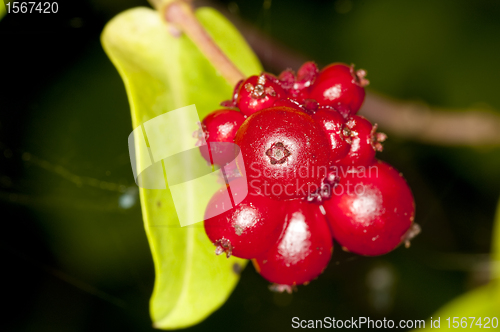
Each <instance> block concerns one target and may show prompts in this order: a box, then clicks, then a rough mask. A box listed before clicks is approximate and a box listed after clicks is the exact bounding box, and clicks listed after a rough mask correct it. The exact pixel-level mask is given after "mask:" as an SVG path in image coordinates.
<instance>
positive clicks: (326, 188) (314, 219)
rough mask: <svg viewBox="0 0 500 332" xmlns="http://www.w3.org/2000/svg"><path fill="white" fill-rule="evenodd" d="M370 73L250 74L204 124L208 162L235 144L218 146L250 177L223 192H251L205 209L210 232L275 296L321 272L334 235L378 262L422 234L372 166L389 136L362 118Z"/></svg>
mask: <svg viewBox="0 0 500 332" xmlns="http://www.w3.org/2000/svg"><path fill="white" fill-rule="evenodd" d="M365 75H366V72H365V71H364V70H357V71H356V70H355V69H354V66H348V65H345V64H342V63H334V64H331V65H329V66H327V67H325V68H324V69H322V70H321V71H319V70H318V67H317V66H316V64H314V63H313V62H307V63H305V64H304V65H303V66H302V67H301V68H300V69H299V71H298V72H297V74H295V73H294V72H293V71H292V70H286V71H284V72H282V73H281V74H280V75H279V76H278V77H276V76H273V75H271V74H268V73H263V74H261V75H260V76H251V77H249V78H247V79H246V80H244V81H241V82H239V83H238V84H237V86H236V87H235V90H234V94H233V98H232V100H230V101H225V102H223V103H222V104H221V105H222V106H224V107H226V108H224V109H220V110H217V111H215V112H213V113H211V114H209V115H207V116H206V117H205V119H204V120H203V121H202V126H201V128H202V131H203V132H202V134H203V135H204V138H205V139H206V142H207V144H208V146H209V149H208V150H207V152H205V153H204V154H203V156H204V158H205V159H206V160H207V161H208V162H211V161H212V162H213V161H214V160H218V161H219V163H220V164H226V163H228V162H230V161H232V160H233V159H234V153H235V152H234V145H233V144H228V145H220V144H219V145H217V144H214V142H230V143H236V145H237V146H238V147H239V149H240V150H241V154H242V156H243V160H244V165H240V164H238V165H236V166H235V167H237V168H238V170H240V171H242V172H241V173H242V174H244V176H241V177H236V178H231V177H228V178H229V180H230V183H229V185H228V186H227V187H228V189H230V190H231V191H232V192H242V191H244V190H245V189H246V188H248V195H247V196H246V197H245V198H244V199H243V200H242V201H241V202H240V203H239V204H237V205H236V206H235V207H234V208H232V209H230V210H227V211H226V210H224V209H223V205H224V204H223V202H224V200H225V199H226V200H227V197H226V196H227V191H226V189H225V188H223V189H221V190H219V191H218V192H217V193H216V194H215V195H214V196H213V197H212V199H211V201H210V203H209V204H208V207H207V212H206V216H214V217H211V218H208V217H207V219H206V220H205V223H204V226H205V231H206V233H207V235H208V237H209V238H210V240H211V241H212V242H213V243H214V245H215V246H216V253H217V254H222V253H226V255H227V256H228V257H229V256H230V255H234V256H236V257H241V258H247V259H252V261H253V263H254V266H255V268H256V270H257V271H258V272H259V273H260V274H261V275H262V276H263V277H264V278H266V279H267V280H269V281H271V282H273V283H275V284H276V289H277V290H285V289H286V290H290V287H294V286H295V285H300V284H304V283H308V282H309V281H310V280H312V279H314V278H315V277H317V276H318V275H319V274H321V272H322V271H323V270H324V269H325V267H326V266H327V264H328V262H329V260H330V258H331V255H332V252H333V242H332V237H333V239H334V240H336V241H337V242H338V243H339V244H340V245H341V246H342V247H343V249H344V250H346V251H350V252H353V253H357V254H361V255H367V256H374V255H382V254H385V253H388V252H390V251H391V250H393V249H394V248H396V247H397V246H398V245H399V244H401V243H402V242H407V241H408V240H409V239H410V238H411V237H413V236H414V235H415V233H417V232H418V226H417V225H416V224H414V223H413V219H414V213H415V205H414V200H413V196H412V193H411V191H410V188H409V187H408V185H407V184H406V182H405V180H404V179H403V177H402V176H401V174H400V173H399V172H398V171H396V170H395V169H394V168H392V167H391V166H390V165H388V164H387V163H384V162H382V161H379V160H377V159H376V158H375V153H376V151H382V145H381V143H382V142H383V141H384V140H385V138H386V136H385V135H384V134H382V133H377V132H376V128H377V126H376V125H372V124H371V123H370V121H368V120H367V119H365V118H364V117H362V116H359V115H356V113H357V111H358V110H359V109H360V107H361V104H362V103H363V100H364V98H365V89H364V87H365V86H366V85H367V84H368V80H366V79H365ZM211 143H212V147H210V144H211ZM216 145H217V146H218V147H216ZM215 163H216V164H217V162H215ZM236 173H238V172H236Z"/></svg>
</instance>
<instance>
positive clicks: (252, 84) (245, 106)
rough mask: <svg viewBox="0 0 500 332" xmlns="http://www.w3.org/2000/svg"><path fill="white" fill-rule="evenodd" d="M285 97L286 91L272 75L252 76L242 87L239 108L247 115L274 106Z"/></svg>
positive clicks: (238, 102)
mask: <svg viewBox="0 0 500 332" xmlns="http://www.w3.org/2000/svg"><path fill="white" fill-rule="evenodd" d="M283 97H285V91H284V90H283V88H282V87H281V85H280V84H279V81H278V79H277V78H276V77H274V76H272V75H271V74H267V73H265V74H262V75H260V76H250V77H249V78H247V79H246V80H245V81H244V82H243V83H242V84H241V87H240V90H239V92H238V97H237V106H238V108H239V109H240V111H241V112H242V113H243V114H245V115H247V116H248V115H250V114H253V113H255V112H257V111H260V110H263V109H265V108H268V107H271V106H273V104H274V102H275V101H276V100H278V99H280V98H283Z"/></svg>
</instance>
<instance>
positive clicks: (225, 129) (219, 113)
mask: <svg viewBox="0 0 500 332" xmlns="http://www.w3.org/2000/svg"><path fill="white" fill-rule="evenodd" d="M243 121H245V116H244V115H243V114H241V112H238V111H235V110H231V109H220V110H216V111H213V112H212V113H210V114H208V115H207V116H206V117H205V118H204V119H203V121H202V122H201V127H202V130H203V134H204V135H205V140H206V142H207V144H208V146H209V148H210V149H211V153H212V161H213V162H214V163H215V164H226V163H227V162H231V161H232V160H233V159H234V158H235V152H234V146H232V145H225V144H212V145H211V144H210V143H211V142H231V143H233V142H234V138H235V137H236V132H237V131H238V129H239V128H240V126H241V124H242V123H243ZM200 151H201V155H202V156H203V158H205V160H206V161H207V162H209V163H211V161H210V154H209V152H208V149H200Z"/></svg>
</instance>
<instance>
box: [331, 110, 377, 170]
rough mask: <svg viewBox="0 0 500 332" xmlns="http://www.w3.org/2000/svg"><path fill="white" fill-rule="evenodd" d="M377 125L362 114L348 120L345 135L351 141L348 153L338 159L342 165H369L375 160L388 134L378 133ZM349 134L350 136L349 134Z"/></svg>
mask: <svg viewBox="0 0 500 332" xmlns="http://www.w3.org/2000/svg"><path fill="white" fill-rule="evenodd" d="M376 130H377V125H375V126H372V124H371V122H370V121H368V120H367V119H365V118H364V117H362V116H360V115H354V116H353V117H351V118H349V119H348V120H347V121H346V129H345V134H346V135H345V137H346V141H347V142H349V143H350V150H349V152H348V153H347V155H346V156H345V157H344V158H342V159H340V160H339V161H338V164H339V165H341V166H367V165H371V164H372V163H373V162H374V161H375V153H376V152H377V151H382V144H381V143H382V142H383V141H385V139H386V138H387V136H386V135H385V134H383V133H377V132H376ZM347 135H349V136H347Z"/></svg>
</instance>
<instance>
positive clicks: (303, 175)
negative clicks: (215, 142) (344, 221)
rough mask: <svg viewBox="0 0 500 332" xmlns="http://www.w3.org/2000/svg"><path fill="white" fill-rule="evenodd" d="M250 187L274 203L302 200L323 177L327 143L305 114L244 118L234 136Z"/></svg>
mask: <svg viewBox="0 0 500 332" xmlns="http://www.w3.org/2000/svg"><path fill="white" fill-rule="evenodd" d="M235 143H236V144H238V146H239V147H240V149H241V152H242V156H243V160H244V161H245V169H246V174H247V177H248V180H249V183H250V186H251V187H252V188H254V189H258V190H259V191H260V192H261V193H263V194H264V195H266V196H271V197H273V198H276V199H292V198H301V197H306V196H307V195H308V193H309V192H314V191H316V190H317V189H318V188H319V187H320V185H321V181H322V180H323V178H324V177H325V176H326V174H327V170H328V164H329V157H330V156H329V154H328V153H325V151H328V150H329V143H328V139H327V137H326V135H325V133H324V132H323V130H322V129H321V127H320V126H319V125H318V124H317V123H316V122H315V121H314V120H313V119H312V118H311V117H310V116H309V115H307V114H306V113H304V112H301V111H298V110H296V109H292V108H288V107H272V108H268V109H265V110H263V111H260V112H258V113H255V114H253V115H251V116H250V117H248V118H247V119H246V121H245V122H244V123H243V124H242V125H241V127H240V129H239V130H238V133H237V134H236V139H235Z"/></svg>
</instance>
